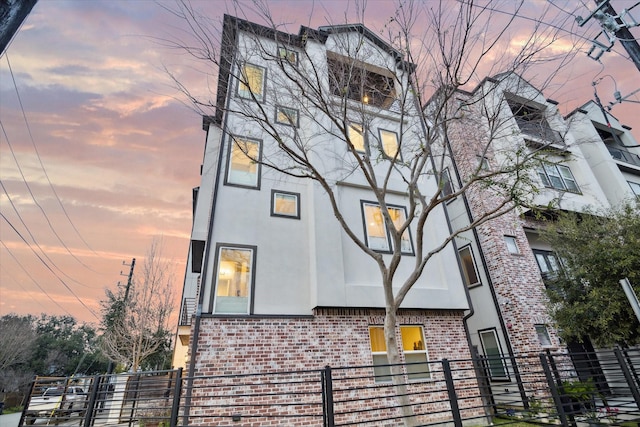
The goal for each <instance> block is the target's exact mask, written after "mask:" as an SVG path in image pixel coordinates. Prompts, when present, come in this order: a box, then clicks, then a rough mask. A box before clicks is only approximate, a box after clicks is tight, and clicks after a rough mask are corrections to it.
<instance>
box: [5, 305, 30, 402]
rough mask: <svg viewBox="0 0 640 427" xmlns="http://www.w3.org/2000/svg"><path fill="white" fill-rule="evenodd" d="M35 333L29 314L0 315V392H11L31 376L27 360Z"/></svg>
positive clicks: (28, 359)
mask: <svg viewBox="0 0 640 427" xmlns="http://www.w3.org/2000/svg"><path fill="white" fill-rule="evenodd" d="M35 342H36V334H35V331H34V329H33V318H32V317H31V316H18V315H16V314H7V315H4V316H2V317H0V392H13V391H16V390H18V389H20V387H21V386H23V385H25V384H28V383H29V381H31V379H32V378H33V374H32V372H31V370H30V369H29V362H30V361H31V357H32V354H33V352H34V350H35Z"/></svg>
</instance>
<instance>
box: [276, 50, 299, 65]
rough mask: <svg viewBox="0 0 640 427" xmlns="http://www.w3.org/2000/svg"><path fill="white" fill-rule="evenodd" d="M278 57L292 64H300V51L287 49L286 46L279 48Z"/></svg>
mask: <svg viewBox="0 0 640 427" xmlns="http://www.w3.org/2000/svg"><path fill="white" fill-rule="evenodd" d="M278 57H279V58H280V59H282V60H285V61H287V62H288V63H290V64H291V65H298V52H296V51H295V50H291V49H287V48H286V47H282V46H281V47H279V48H278Z"/></svg>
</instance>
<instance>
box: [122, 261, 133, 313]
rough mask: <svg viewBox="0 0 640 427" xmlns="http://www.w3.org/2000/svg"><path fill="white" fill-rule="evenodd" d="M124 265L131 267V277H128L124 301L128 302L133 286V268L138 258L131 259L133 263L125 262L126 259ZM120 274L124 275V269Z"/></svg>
mask: <svg viewBox="0 0 640 427" xmlns="http://www.w3.org/2000/svg"><path fill="white" fill-rule="evenodd" d="M122 265H126V266H129V267H131V268H130V269H129V277H128V279H127V287H126V288H125V290H124V301H123V302H124V303H125V304H126V302H127V300H128V299H129V288H131V281H132V279H133V269H134V268H135V266H136V259H135V258H132V259H131V264H125V263H124V261H122ZM120 275H121V276H124V274H122V271H121V272H120Z"/></svg>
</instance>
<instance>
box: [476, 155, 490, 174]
mask: <svg viewBox="0 0 640 427" xmlns="http://www.w3.org/2000/svg"><path fill="white" fill-rule="evenodd" d="M478 167H479V169H480V170H481V171H485V172H486V171H489V170H491V167H490V166H489V159H487V158H486V157H484V156H478Z"/></svg>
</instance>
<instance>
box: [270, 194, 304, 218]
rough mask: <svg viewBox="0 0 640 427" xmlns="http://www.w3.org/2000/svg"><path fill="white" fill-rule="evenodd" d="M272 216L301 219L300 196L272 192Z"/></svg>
mask: <svg viewBox="0 0 640 427" xmlns="http://www.w3.org/2000/svg"><path fill="white" fill-rule="evenodd" d="M271 216H282V217H287V218H296V219H300V194H299V193H289V192H287V191H278V190H271Z"/></svg>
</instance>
